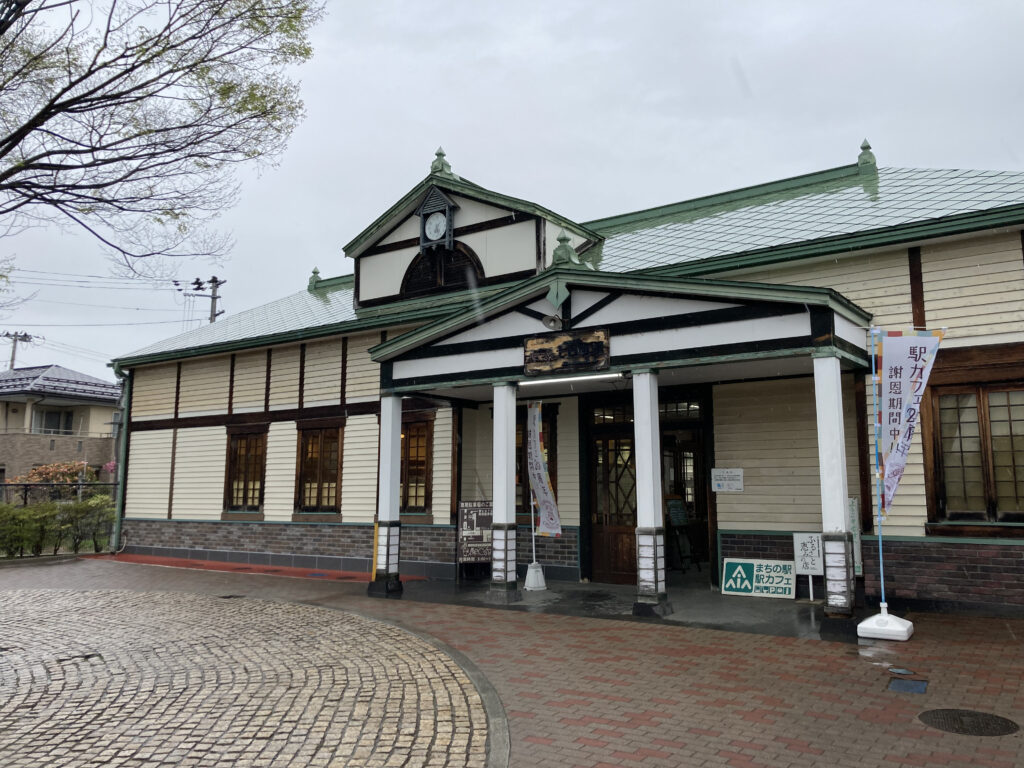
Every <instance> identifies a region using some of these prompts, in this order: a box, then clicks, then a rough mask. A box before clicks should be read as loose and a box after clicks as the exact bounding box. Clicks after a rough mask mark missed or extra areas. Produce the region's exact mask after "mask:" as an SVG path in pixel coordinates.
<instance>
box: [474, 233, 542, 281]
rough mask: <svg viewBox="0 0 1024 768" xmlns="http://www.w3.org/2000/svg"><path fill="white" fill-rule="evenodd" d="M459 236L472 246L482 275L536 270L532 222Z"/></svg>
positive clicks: (535, 248) (490, 275) (534, 238)
mask: <svg viewBox="0 0 1024 768" xmlns="http://www.w3.org/2000/svg"><path fill="white" fill-rule="evenodd" d="M458 239H459V242H461V243H463V244H464V245H467V246H469V247H470V248H472V249H473V253H475V254H476V255H477V258H478V259H480V264H481V266H482V267H483V268H484V276H485V277H496V276H498V275H508V274H511V273H513V272H523V271H526V270H536V269H537V229H536V224H534V223H533V222H532V221H523V222H519V223H517V224H511V225H509V226H507V227H499V228H497V229H485V230H484V231H483V232H474V233H473V234H471V235H463V236H462V237H460V238H458Z"/></svg>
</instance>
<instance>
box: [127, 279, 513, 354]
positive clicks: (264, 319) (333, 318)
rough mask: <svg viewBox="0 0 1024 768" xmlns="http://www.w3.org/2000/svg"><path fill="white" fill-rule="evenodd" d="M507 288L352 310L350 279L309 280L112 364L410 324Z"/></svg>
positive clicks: (501, 287) (226, 350)
mask: <svg viewBox="0 0 1024 768" xmlns="http://www.w3.org/2000/svg"><path fill="white" fill-rule="evenodd" d="M506 287H507V286H493V287H488V288H480V289H477V290H476V291H475V292H472V293H471V292H469V291H459V292H456V293H451V294H445V295H444V296H443V297H441V300H439V297H437V296H429V297H426V298H421V299H409V300H406V301H396V302H393V303H390V304H383V305H380V306H377V307H371V308H365V309H355V308H354V307H353V298H354V287H353V276H352V275H345V276H343V277H335V278H330V279H327V280H313V281H311V282H310V286H309V288H308V289H306V290H303V291H300V292H298V293H294V294H292V295H291V296H286V297H285V298H283V299H278V300H277V301H272V302H270V303H269V304H263V305H262V306H259V307H254V308H252V309H247V310H244V311H242V312H239V313H238V314H236V315H227V316H226V317H224V318H222V319H221V320H218V321H217V322H216V323H210V324H207V325H202V326H200V327H199V328H196V329H194V330H191V331H187V332H185V333H182V334H179V335H177V336H172V337H171V338H169V339H164V340H163V341H158V342H157V343H155V344H151V345H149V346H148V347H143V348H142V349H139V350H136V351H134V352H132V353H130V354H128V355H124V356H122V357H120V358H117V359H115V360H114V367H115V369H116V368H122V367H131V366H134V365H140V364H145V363H156V362H161V361H163V360H176V359H180V358H184V357H196V356H200V355H212V354H218V353H225V352H235V351H238V350H242V349H248V348H251V347H258V346H264V345H268V344H285V343H289V342H295V341H304V340H306V339H316V338H320V337H323V336H331V335H334V334H337V333H355V332H358V331H365V330H372V329H374V328H388V327H391V326H397V325H406V324H410V323H412V324H415V323H421V322H425V321H429V320H433V319H436V318H437V317H443V316H447V315H449V314H451V313H453V312H459V311H460V310H462V309H463V308H464V307H466V306H468V305H470V304H471V303H473V302H475V301H479V300H480V299H481V298H486V297H489V296H491V295H493V294H495V293H498V292H501V291H502V290H503V289H504V288H506Z"/></svg>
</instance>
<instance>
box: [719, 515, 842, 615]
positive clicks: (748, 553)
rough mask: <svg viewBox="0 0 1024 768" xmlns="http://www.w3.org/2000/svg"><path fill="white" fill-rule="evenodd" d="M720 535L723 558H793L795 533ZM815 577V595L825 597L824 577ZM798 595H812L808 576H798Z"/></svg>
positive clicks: (803, 596)
mask: <svg viewBox="0 0 1024 768" xmlns="http://www.w3.org/2000/svg"><path fill="white" fill-rule="evenodd" d="M719 536H720V541H721V545H722V552H721V557H722V560H724V559H725V558H727V557H734V558H738V559H741V560H792V559H793V534H791V533H780V534H777V535H776V534H763V535H762V534H751V533H729V532H728V531H721V532H720V534H719ZM716 567H717V566H716ZM813 579H814V597H815V598H816V599H820V598H823V597H824V596H825V579H824V577H823V576H814V577H813ZM796 596H797V597H798V598H805V597H810V590H809V589H808V587H807V577H806V576H797V577H796Z"/></svg>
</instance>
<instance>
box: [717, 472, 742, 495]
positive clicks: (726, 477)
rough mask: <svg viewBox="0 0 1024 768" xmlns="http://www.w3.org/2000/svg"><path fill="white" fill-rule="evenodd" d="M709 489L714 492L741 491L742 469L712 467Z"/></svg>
mask: <svg viewBox="0 0 1024 768" xmlns="http://www.w3.org/2000/svg"><path fill="white" fill-rule="evenodd" d="M711 490H712V491H714V492H715V493H742V492H743V470H742V469H737V468H727V467H713V468H712V470H711Z"/></svg>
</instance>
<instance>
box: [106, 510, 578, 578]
mask: <svg viewBox="0 0 1024 768" xmlns="http://www.w3.org/2000/svg"><path fill="white" fill-rule="evenodd" d="M122 530H123V531H124V535H125V541H126V548H125V549H126V551H127V552H132V553H136V554H145V555H158V556H165V557H181V558H190V559H194V560H219V561H225V562H236V563H247V564H252V565H278V566H284V567H295V568H325V569H328V570H342V571H357V572H363V573H365V572H368V571H369V570H370V565H371V564H370V559H371V558H372V556H373V526H372V525H336V524H335V525H330V524H323V523H241V522H239V523H232V522H221V521H211V522H198V521H193V520H132V519H127V520H124V522H123V526H122ZM516 545H517V561H518V563H519V564H520V566H521V567H522V569H523V570H524V572H525V568H526V566H527V565H528V564H529V563H530V561H531V559H532V552H531V548H530V529H529V528H522V527H520V528H519V529H518V531H517V536H516ZM537 559H538V561H539V562H541V563H543V564H544V565H545V571H546V572H548V573H549V575H550V576H551V577H552V578H569V579H573V578H575V579H578V578H579V564H578V561H579V530H578V529H577V528H566V529H564V530H563V533H562V535H561V536H560V537H558V538H546V537H540V536H538V537H537ZM454 563H455V528H454V527H453V526H440V525H403V526H402V539H401V565H400V569H401V571H402V572H403V573H408V574H410V575H415V576H428V577H430V578H438V579H446V578H447V579H454V578H455V564H454Z"/></svg>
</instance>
